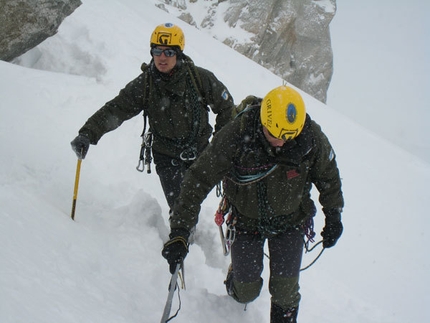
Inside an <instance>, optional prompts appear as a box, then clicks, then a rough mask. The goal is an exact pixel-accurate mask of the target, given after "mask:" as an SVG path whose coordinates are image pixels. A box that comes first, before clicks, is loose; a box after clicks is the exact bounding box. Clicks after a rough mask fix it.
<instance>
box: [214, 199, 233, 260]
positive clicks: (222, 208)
mask: <svg viewBox="0 0 430 323" xmlns="http://www.w3.org/2000/svg"><path fill="white" fill-rule="evenodd" d="M226 215H228V217H227V221H225V216H226ZM236 221H237V219H236V217H233V216H232V209H231V206H230V205H229V203H228V201H227V198H226V197H225V196H223V197H222V199H221V202H220V203H219V206H218V209H217V211H216V212H215V223H216V225H217V226H218V229H219V234H220V239H221V245H222V251H223V254H224V256H228V255H229V254H230V251H231V246H232V245H233V243H234V240H235V239H236V227H235V225H236ZM224 222H226V225H227V228H226V233H225V235H224V231H223V228H222V225H223V224H224Z"/></svg>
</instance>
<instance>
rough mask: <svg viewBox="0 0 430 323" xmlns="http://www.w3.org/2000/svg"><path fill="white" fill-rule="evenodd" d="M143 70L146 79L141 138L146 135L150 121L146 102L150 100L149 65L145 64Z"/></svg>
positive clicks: (144, 80)
mask: <svg viewBox="0 0 430 323" xmlns="http://www.w3.org/2000/svg"><path fill="white" fill-rule="evenodd" d="M141 70H142V72H143V73H144V79H143V87H144V88H143V97H142V101H143V131H142V135H141V137H143V136H144V135H145V132H146V125H147V119H148V112H147V110H146V102H147V100H148V94H149V91H150V86H151V85H150V83H151V81H150V79H149V72H148V64H146V63H143V64H142V66H141Z"/></svg>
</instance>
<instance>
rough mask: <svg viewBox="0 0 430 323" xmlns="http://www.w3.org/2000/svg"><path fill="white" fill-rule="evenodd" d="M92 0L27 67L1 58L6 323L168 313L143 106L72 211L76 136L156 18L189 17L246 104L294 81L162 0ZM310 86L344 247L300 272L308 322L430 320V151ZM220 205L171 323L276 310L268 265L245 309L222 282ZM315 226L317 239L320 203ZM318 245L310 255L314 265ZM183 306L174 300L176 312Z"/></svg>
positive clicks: (206, 219) (158, 197)
mask: <svg viewBox="0 0 430 323" xmlns="http://www.w3.org/2000/svg"><path fill="white" fill-rule="evenodd" d="M82 2H83V5H81V6H80V7H79V8H78V9H77V10H76V11H75V12H74V13H73V15H71V16H70V17H68V18H67V19H66V20H65V21H64V23H63V24H62V25H61V27H60V30H59V32H58V34H57V35H55V36H53V37H51V38H49V39H48V40H46V41H45V42H44V43H42V44H41V45H39V46H38V47H37V48H36V49H34V50H32V51H30V52H28V53H27V54H26V55H24V56H23V57H21V58H20V60H18V61H19V64H20V65H21V66H19V65H16V64H11V63H6V62H2V61H0V74H1V78H0V97H1V100H0V111H1V118H0V151H1V154H0V165H1V167H0V205H1V207H0V245H1V248H0V322H2V323H23V322H25V323H30V322H31V323H48V322H56V323H59V322H61V323H68V322H73V323H76V322H81V323H90V322H91V323H93V322H103V323H106V322H118V323H120V322H127V323H133V322H136V323H137V322H159V321H160V319H161V315H162V311H163V308H164V304H165V301H166V298H167V287H168V282H169V278H170V274H169V272H168V265H167V263H166V261H165V259H164V258H162V256H161V249H162V246H163V243H164V242H165V241H166V239H167V236H168V232H169V228H168V207H167V203H166V202H165V199H164V196H163V193H162V190H161V187H160V184H159V181H158V176H157V175H156V174H155V172H153V174H150V175H148V174H146V173H143V174H142V173H139V172H137V171H136V169H135V167H136V165H137V161H138V153H139V149H140V133H141V130H142V123H143V122H142V118H141V117H136V118H133V119H131V120H130V121H127V122H125V123H124V124H123V125H122V126H121V127H120V128H118V129H117V130H115V131H114V132H112V133H109V134H106V135H105V136H104V137H103V138H102V139H101V141H100V142H99V144H98V145H96V146H91V148H90V150H89V153H88V155H87V158H86V159H85V160H84V161H83V162H82V168H81V173H80V184H79V192H78V198H77V207H76V214H75V221H72V220H71V218H70V213H71V207H72V198H73V188H74V183H75V172H76V166H77V159H76V156H75V154H74V153H73V152H72V150H71V148H70V141H71V140H72V139H73V138H74V137H75V136H76V135H77V131H78V129H79V128H80V127H81V126H82V125H83V123H84V122H85V121H86V119H87V118H88V117H89V116H90V115H91V114H93V113H94V112H95V111H96V110H97V109H98V108H99V107H101V106H102V105H103V104H104V103H105V102H106V101H108V100H110V99H111V98H112V97H114V96H115V95H116V94H117V93H118V91H119V90H120V89H121V88H122V87H123V86H124V85H125V84H126V83H127V82H128V81H130V80H131V79H133V78H134V77H136V76H137V75H138V74H139V73H140V64H141V63H142V62H143V61H146V62H149V60H150V55H149V37H150V33H151V32H152V30H153V28H154V27H155V26H156V25H158V24H160V23H163V22H167V21H170V22H173V23H177V24H179V25H180V26H181V28H182V29H183V30H184V32H185V35H186V39H187V44H186V49H185V52H186V53H187V54H188V55H190V56H191V57H192V58H193V59H194V61H195V63H196V64H197V65H200V66H202V67H205V68H207V69H209V70H211V71H213V72H214V73H215V74H216V75H217V77H218V78H219V79H220V80H221V81H222V82H224V84H225V85H226V86H227V87H228V88H229V90H230V91H231V93H232V95H233V96H234V98H235V101H236V102H237V103H238V102H239V101H240V100H241V99H242V98H244V97H245V96H246V95H248V94H254V95H258V96H264V94H266V93H267V92H268V91H269V90H271V89H272V88H274V87H276V86H278V85H280V84H282V80H281V79H280V78H278V77H276V76H275V75H273V74H272V73H270V72H268V71H267V70H265V69H264V68H262V67H260V66H259V65H257V64H256V63H254V62H252V61H250V60H248V59H247V58H245V57H244V56H242V55H240V54H238V53H236V52H235V51H233V50H231V49H230V48H228V47H227V46H224V45H223V44H221V43H219V42H218V41H216V40H215V39H213V38H212V37H208V35H207V34H204V33H203V32H201V31H198V30H197V29H195V28H194V27H191V26H188V25H186V24H185V23H183V22H181V21H180V20H178V19H177V18H175V17H174V16H172V15H170V14H168V13H166V12H165V11H163V10H160V9H158V8H157V7H155V6H154V5H153V4H154V3H155V2H156V1H142V0H109V1H102V0H83V1H82ZM344 5H345V6H346V4H344ZM341 46H342V44H337V46H335V48H336V47H341ZM383 77H384V81H386V82H390V81H392V82H395V81H396V80H395V79H392V78H391V77H390V75H384V76H383ZM345 82H347V81H345ZM362 82H367V79H364V80H362ZM336 95H337V97H338V99H339V98H340V97H344V96H343V93H341V92H337V93H336ZM303 96H304V99H305V102H306V105H307V108H308V112H309V114H310V115H311V116H312V117H313V119H314V120H316V121H317V122H318V123H319V124H320V125H321V126H322V128H323V130H324V132H325V133H326V134H327V135H328V137H329V139H330V141H331V143H332V145H333V146H334V148H335V150H336V153H337V160H338V165H339V168H340V171H341V175H342V178H343V190H344V196H345V201H346V206H345V209H344V213H343V222H344V227H345V230H344V234H343V236H342V237H341V239H340V240H339V242H338V244H337V245H336V246H335V247H334V248H332V249H328V250H326V251H325V252H324V254H323V255H322V257H321V258H320V259H319V260H318V261H317V263H316V264H315V265H313V266H312V267H311V268H310V269H308V270H306V271H303V272H302V274H301V293H302V302H301V306H300V314H299V322H301V323H307V322H308V323H312V322H333V323H344V322H348V323H364V322H369V323H400V322H428V321H429V320H430V314H429V311H428V310H427V309H426V304H428V303H429V300H430V296H429V291H430V283H429V278H428V273H429V270H430V258H429V257H428V251H427V248H428V246H429V245H430V238H429V235H428V234H427V233H426V231H427V230H428V225H429V218H428V217H427V216H428V205H427V202H428V201H429V200H430V193H429V192H430V190H429V189H428V188H427V184H428V183H429V181H430V165H429V163H428V162H425V161H424V160H423V159H420V158H419V157H417V156H415V155H413V154H411V153H409V152H407V151H406V150H404V149H403V148H400V146H397V145H395V144H393V143H392V141H390V140H389V139H387V138H384V137H381V136H380V135H378V134H376V133H374V132H372V131H369V130H368V129H367V128H366V125H363V124H361V123H359V122H357V121H355V120H353V119H351V118H350V117H347V116H346V115H345V114H342V111H340V110H338V109H334V108H332V107H330V106H326V105H323V104H321V103H320V102H318V101H317V100H315V99H313V98H311V97H310V96H308V95H307V94H305V93H303ZM344 100H345V104H347V103H350V102H351V103H352V102H354V98H353V97H349V96H345V97H344ZM387 100H388V99H387ZM413 108H414V107H411V108H410V109H413ZM381 126H383V125H381ZM313 195H314V197H315V198H316V199H317V198H318V194H317V192H313ZM218 202H219V201H218V198H217V197H216V196H215V193H214V192H212V193H211V195H210V196H209V197H208V198H207V199H206V200H205V202H204V204H203V207H202V212H201V215H200V222H199V225H198V227H197V233H196V242H195V243H194V244H193V245H192V246H191V247H190V254H189V255H188V256H187V258H186V261H185V266H186V268H185V269H186V272H185V282H186V290H182V291H181V294H180V295H181V300H182V309H181V311H180V312H179V315H178V316H177V318H175V319H174V320H173V321H172V322H177V323H180V322H187V323H194V322H196V323H197V322H198V323H201V322H206V323H218V322H226V323H228V322H231V323H239V322H247V323H261V322H269V308H270V294H269V292H268V288H267V281H268V271H267V270H266V269H265V270H264V272H263V278H264V281H265V284H264V287H263V290H262V292H261V295H260V297H259V298H258V299H257V300H256V301H254V302H252V303H250V304H249V305H248V307H247V309H246V311H244V307H243V305H240V304H237V303H236V302H235V301H234V300H233V299H231V298H230V297H228V296H227V295H226V293H225V288H224V285H223V280H224V279H225V274H226V270H227V267H228V264H229V258H228V257H224V256H223V255H222V251H221V245H220V242H219V235H218V228H217V227H216V225H215V223H214V221H213V216H214V213H215V211H216V208H217V206H218ZM315 226H316V232H317V237H319V232H320V231H321V229H322V226H323V214H322V212H321V210H319V211H318V214H317V217H316V223H315ZM316 254H317V251H314V252H312V253H310V254H306V255H305V256H304V260H303V265H306V264H308V263H309V262H311V261H312V260H313V258H314V257H315V256H316ZM265 262H266V263H265V264H266V267H267V264H268V263H267V259H266V260H265ZM177 306H178V302H177V298H176V296H175V302H174V304H173V309H172V312H174V311H175V310H176V309H177Z"/></svg>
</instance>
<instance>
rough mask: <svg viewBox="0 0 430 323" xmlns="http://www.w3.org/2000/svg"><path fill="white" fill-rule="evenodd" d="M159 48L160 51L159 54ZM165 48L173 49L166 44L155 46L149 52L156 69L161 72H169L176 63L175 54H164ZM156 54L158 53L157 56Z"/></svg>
mask: <svg viewBox="0 0 430 323" xmlns="http://www.w3.org/2000/svg"><path fill="white" fill-rule="evenodd" d="M159 50H161V51H162V52H161V54H160V51H159ZM165 50H168V51H169V52H170V51H173V49H172V48H171V47H168V46H156V47H154V49H152V50H151V52H152V57H153V58H154V63H155V67H156V68H157V70H159V71H160V72H161V73H166V74H167V73H170V72H171V71H172V69H173V68H174V67H175V65H176V54H175V55H173V56H166V52H164V51H165ZM157 54H160V55H159V56H157Z"/></svg>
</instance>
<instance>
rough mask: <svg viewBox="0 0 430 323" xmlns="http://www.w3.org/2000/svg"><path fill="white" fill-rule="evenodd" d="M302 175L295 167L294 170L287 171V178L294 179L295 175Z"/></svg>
mask: <svg viewBox="0 0 430 323" xmlns="http://www.w3.org/2000/svg"><path fill="white" fill-rule="evenodd" d="M297 176H300V174H299V173H297V170H295V169H293V170H289V171H288V172H287V179H292V178H294V177H297Z"/></svg>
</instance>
